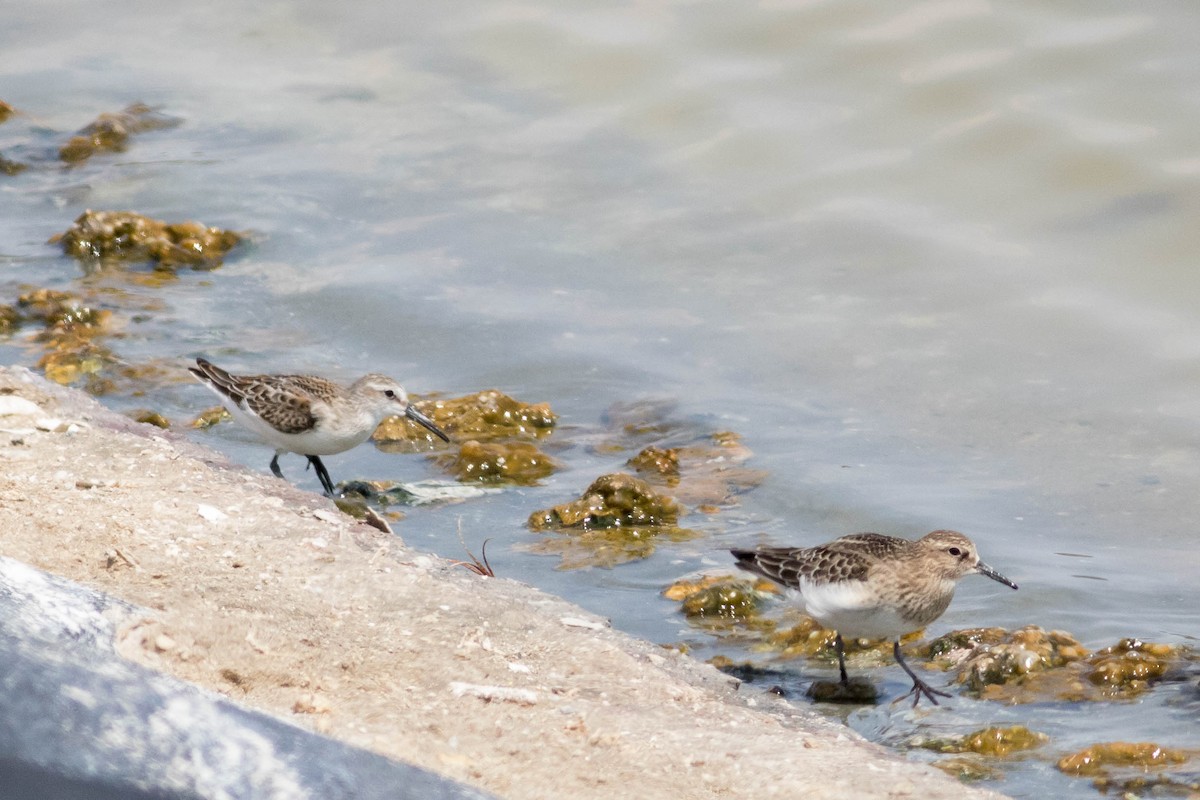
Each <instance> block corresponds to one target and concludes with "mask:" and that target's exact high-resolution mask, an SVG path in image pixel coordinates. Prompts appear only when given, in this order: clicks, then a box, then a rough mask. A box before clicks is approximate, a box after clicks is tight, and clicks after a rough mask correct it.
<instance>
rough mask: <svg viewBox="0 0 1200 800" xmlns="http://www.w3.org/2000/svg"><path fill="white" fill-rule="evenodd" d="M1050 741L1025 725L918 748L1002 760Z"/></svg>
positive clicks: (955, 738) (986, 730)
mask: <svg viewBox="0 0 1200 800" xmlns="http://www.w3.org/2000/svg"><path fill="white" fill-rule="evenodd" d="M1049 740H1050V737H1049V736H1047V735H1046V734H1044V733H1038V732H1037V731H1031V730H1029V728H1026V727H1025V726H1024V725H1010V726H1007V727H1000V726H994V727H990V728H982V729H980V730H977V731H974V732H972V733H968V734H966V735H965V736H958V737H953V738H949V739H931V740H928V741H925V742H922V743H921V744H920V746H921V747H923V748H924V749H926V750H933V751H934V752H937V753H976V754H978V755H983V756H995V757H1003V756H1008V755H1012V754H1013V753H1016V752H1021V751H1024V750H1032V749H1034V748H1035V747H1041V746H1042V745H1043V744H1045V743H1046V742H1048V741H1049Z"/></svg>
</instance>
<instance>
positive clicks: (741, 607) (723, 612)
mask: <svg viewBox="0 0 1200 800" xmlns="http://www.w3.org/2000/svg"><path fill="white" fill-rule="evenodd" d="M757 583H760V582H759V581H751V580H749V579H746V578H735V577H732V576H729V575H721V576H714V575H710V576H707V577H704V578H701V579H699V580H693V581H677V582H675V583H673V584H671V586H669V587H668V588H667V589H666V590H665V591H664V592H663V596H664V597H666V598H667V599H669V600H678V601H679V604H680V610H681V611H682V612H683V614H684V616H685V617H688V618H689V619H691V620H695V619H700V620H716V621H721V622H728V621H741V620H745V619H748V618H750V617H752V616H754V615H756V614H757V613H758V610H759V608H760V607H761V605H762V598H763V591H761V590H760V588H759V586H758V585H756V584H757ZM768 591H769V590H768Z"/></svg>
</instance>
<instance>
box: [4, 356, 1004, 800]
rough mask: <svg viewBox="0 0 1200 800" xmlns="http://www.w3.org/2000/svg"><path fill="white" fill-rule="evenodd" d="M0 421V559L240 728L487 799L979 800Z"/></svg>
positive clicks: (368, 555) (324, 540)
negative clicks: (482, 793)
mask: <svg viewBox="0 0 1200 800" xmlns="http://www.w3.org/2000/svg"><path fill="white" fill-rule="evenodd" d="M12 398H23V399H25V400H27V401H30V402H32V403H34V404H36V405H37V406H38V408H37V409H36V410H35V409H33V408H31V407H29V406H27V405H24V404H21V403H19V402H15V403H14V402H12ZM0 400H5V401H8V405H7V406H6V407H5V408H7V410H10V411H16V412H17V413H15V414H8V415H5V416H0V429H2V430H3V436H2V437H0V442H3V446H2V447H0V454H2V456H3V461H4V464H3V470H0V519H2V528H0V529H2V530H3V532H4V533H3V536H2V537H0V554H3V555H7V556H10V557H13V558H17V559H20V560H22V561H25V562H27V563H29V564H32V565H34V566H37V567H39V568H41V569H44V570H46V571H48V572H52V573H55V574H57V575H61V576H63V577H66V578H69V579H71V580H75V581H78V582H80V583H83V584H86V585H88V586H91V587H94V588H96V589H99V590H101V591H104V592H107V593H109V594H111V595H114V596H116V597H119V598H121V599H123V600H125V601H127V602H129V603H132V604H135V605H137V606H139V607H141V608H143V609H145V610H146V613H145V615H144V617H143V618H141V619H139V620H138V621H137V622H136V623H134V624H131V625H127V626H126V627H124V628H123V629H122V630H121V631H120V633H119V641H118V647H119V650H120V652H121V653H122V654H124V655H125V656H126V657H127V658H129V659H132V660H134V661H136V662H139V663H142V664H145V665H148V666H152V667H153V668H155V669H158V670H161V671H163V672H165V673H168V674H170V675H173V676H175V677H177V678H180V679H183V680H186V681H190V682H192V683H194V684H196V685H198V686H201V687H204V688H206V689H208V690H211V691H213V692H219V693H221V694H222V695H225V696H226V697H228V698H230V699H232V700H234V701H236V702H238V703H240V704H242V705H245V706H247V707H251V708H254V709H258V710H260V711H264V712H266V713H270V714H274V715H276V716H278V717H280V718H282V719H285V720H288V721H290V722H292V723H293V724H296V725H299V726H302V727H305V728H309V729H313V730H316V731H319V732H321V733H323V734H326V735H328V736H330V737H333V738H335V739H338V740H341V741H343V742H346V743H349V744H352V745H356V746H360V747H363V748H366V749H369V750H372V751H374V752H377V753H379V754H382V755H384V756H388V757H391V758H396V759H400V760H404V761H408V762H411V763H414V764H417V765H420V766H423V767H426V768H428V769H431V770H434V771H436V772H439V773H441V774H443V775H446V776H449V777H452V778H455V779H457V780H461V781H463V782H465V783H468V784H472V785H475V786H478V787H481V788H484V789H486V790H488V791H491V792H493V793H495V794H496V795H498V796H501V797H505V798H564V797H570V798H611V797H619V796H635V795H636V796H637V797H639V798H646V799H650V798H664V800H665V799H666V798H670V799H671V800H690V799H691V798H696V799H697V800H699V799H700V798H729V797H756V798H758V797H805V798H823V797H829V798H847V797H856V798H857V797H921V798H962V797H998V796H999V795H995V794H992V793H988V792H981V791H978V790H974V789H971V788H969V787H965V786H963V785H962V784H960V783H958V782H956V781H954V780H952V779H951V778H949V777H947V776H945V775H943V774H942V773H940V772H938V771H937V770H934V769H932V768H928V767H924V766H921V765H918V764H912V763H909V762H906V761H904V760H902V759H900V758H897V757H896V756H894V755H892V754H891V753H889V752H888V751H886V750H884V749H882V748H880V747H877V746H874V745H872V744H869V743H867V742H865V741H863V740H862V739H861V738H860V737H858V736H857V735H855V734H854V733H852V732H850V731H849V730H847V729H846V728H844V727H842V726H840V725H837V724H835V723H832V722H829V721H827V720H825V719H823V718H821V717H820V716H818V715H816V714H814V713H812V712H811V711H809V710H807V709H805V708H802V707H793V706H792V705H790V704H789V703H788V702H786V701H784V700H778V699H774V698H770V697H763V696H761V695H757V694H755V695H752V694H751V693H749V692H747V693H745V694H743V693H739V692H738V691H737V686H736V682H735V681H733V680H732V679H731V678H729V677H727V676H725V675H723V674H721V673H720V672H718V671H716V670H715V669H713V668H711V667H709V666H707V665H705V664H702V663H699V662H696V661H693V660H692V659H690V658H688V657H686V656H679V655H676V654H673V653H671V652H669V651H665V650H662V649H660V648H658V647H656V646H654V645H653V644H650V643H648V642H643V641H639V640H636V639H633V638H630V637H629V636H626V635H624V634H621V633H619V632H615V631H613V630H611V629H609V628H608V625H607V622H606V621H605V620H603V619H599V618H597V617H595V616H593V615H591V614H589V613H587V612H585V611H583V610H581V609H579V608H577V607H575V606H572V605H571V604H569V603H567V602H565V601H564V600H561V599H559V598H557V597H553V596H550V595H546V594H544V593H542V592H539V591H538V590H536V589H532V588H530V587H528V586H525V585H524V584H520V583H516V582H514V581H509V580H503V579H494V578H491V579H489V578H480V577H477V576H475V575H473V574H471V573H469V572H467V571H466V570H463V569H461V568H456V567H453V566H452V565H450V564H449V563H448V562H446V561H443V560H441V559H439V558H437V557H434V556H430V555H425V554H422V553H418V552H415V551H412V550H409V549H407V548H406V547H405V546H404V544H403V541H402V539H401V538H399V537H395V536H389V535H387V534H384V533H381V532H380V531H377V530H375V529H373V528H371V527H369V526H367V525H363V524H360V523H356V522H355V521H354V520H352V519H350V518H349V517H346V516H345V515H343V514H341V513H340V512H339V511H338V510H337V509H336V508H335V507H334V506H333V505H332V503H330V502H329V501H328V500H326V499H325V498H322V497H319V496H317V495H314V494H310V493H308V492H301V491H298V490H296V489H294V488H292V487H290V486H289V485H288V484H286V483H284V482H282V481H279V480H276V479H274V478H272V477H271V476H270V475H268V474H262V473H254V472H248V471H246V470H244V469H242V468H240V467H237V466H234V465H232V464H230V463H228V462H227V461H226V460H225V459H224V458H223V457H222V456H220V455H219V454H217V453H215V452H213V451H211V450H208V449H205V448H202V447H200V446H197V445H195V444H193V443H191V442H188V441H187V440H186V439H184V438H183V437H181V436H178V435H175V434H172V433H169V432H164V431H161V430H159V429H157V428H153V427H151V426H147V425H141V424H138V423H135V422H132V421H130V420H128V419H126V418H124V417H122V416H119V415H116V414H113V413H110V412H108V411H107V410H105V409H104V408H103V407H102V406H100V405H98V404H97V403H95V402H94V401H93V400H91V399H90V398H89V397H87V396H86V395H83V394H82V393H79V392H74V391H70V390H65V389H62V388H60V387H57V386H54V385H52V384H48V383H46V382H45V381H43V380H42V379H40V378H38V377H36V376H34V375H32V374H31V373H29V372H28V371H26V370H24V369H21V368H10V369H0ZM405 524H406V523H403V522H402V523H400V525H399V527H398V531H397V533H399V535H400V537H402V536H403V535H404V525H405Z"/></svg>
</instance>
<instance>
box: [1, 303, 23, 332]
mask: <svg viewBox="0 0 1200 800" xmlns="http://www.w3.org/2000/svg"><path fill="white" fill-rule="evenodd" d="M19 327H21V312H20V311H18V310H17V309H15V308H13V307H12V306H6V305H0V335H7V334H10V333H12V332H13V331H15V330H16V329H17V328H19Z"/></svg>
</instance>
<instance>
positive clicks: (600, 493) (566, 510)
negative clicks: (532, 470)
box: [529, 472, 683, 531]
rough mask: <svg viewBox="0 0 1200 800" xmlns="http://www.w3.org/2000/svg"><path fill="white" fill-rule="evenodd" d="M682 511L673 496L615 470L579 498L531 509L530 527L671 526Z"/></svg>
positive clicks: (590, 528) (554, 528) (558, 528)
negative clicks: (545, 507)
mask: <svg viewBox="0 0 1200 800" xmlns="http://www.w3.org/2000/svg"><path fill="white" fill-rule="evenodd" d="M682 512H683V509H682V508H681V507H680V506H679V504H678V503H676V502H675V500H674V498H672V497H670V496H668V495H665V494H660V493H659V492H657V491H655V490H654V489H653V488H652V487H651V486H650V484H648V483H646V482H645V481H644V480H642V479H641V478H635V477H634V476H632V475H629V474H626V473H623V472H617V473H613V474H610V475H601V476H600V477H599V478H597V479H596V480H594V481H592V484H591V486H589V487H588V488H587V489H586V490H585V491H584V493H583V495H582V496H581V497H580V498H579V499H578V500H572V501H571V502H569V503H563V504H562V505H558V506H554V507H553V508H547V509H543V510H541V511H535V512H533V514H531V515H530V517H529V527H530V528H532V529H533V530H535V531H543V530H561V529H566V528H579V529H582V530H597V529H600V530H604V529H609V528H622V527H636V528H655V527H671V526H674V525H676V524H677V523H678V522H679V516H680V514H681V513H682Z"/></svg>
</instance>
